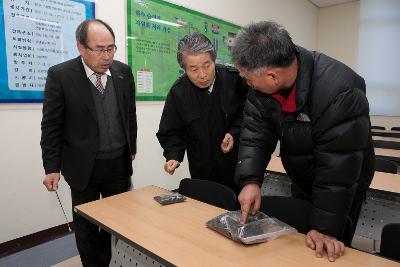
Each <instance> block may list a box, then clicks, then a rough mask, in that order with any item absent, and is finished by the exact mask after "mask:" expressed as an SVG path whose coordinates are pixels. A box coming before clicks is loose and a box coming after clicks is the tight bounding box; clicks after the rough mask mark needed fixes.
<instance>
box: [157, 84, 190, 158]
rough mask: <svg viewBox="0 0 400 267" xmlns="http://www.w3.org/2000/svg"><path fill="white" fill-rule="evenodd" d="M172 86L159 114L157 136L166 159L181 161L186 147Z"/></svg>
mask: <svg viewBox="0 0 400 267" xmlns="http://www.w3.org/2000/svg"><path fill="white" fill-rule="evenodd" d="M176 102H177V97H176V96H175V94H174V91H173V88H172V89H171V90H170V92H169V93H168V96H167V99H166V101H165V105H164V110H163V113H162V116H161V120H160V125H159V128H158V132H157V138H158V141H159V142H160V145H161V147H162V148H163V149H164V157H165V158H166V160H167V161H168V160H171V159H174V160H177V161H179V162H182V161H183V157H184V155H185V149H186V141H185V140H186V139H185V138H186V137H185V125H184V122H183V120H182V117H181V116H180V114H179V112H178V109H177V104H176Z"/></svg>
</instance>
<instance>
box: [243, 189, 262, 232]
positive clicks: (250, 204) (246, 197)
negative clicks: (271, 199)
mask: <svg viewBox="0 0 400 267" xmlns="http://www.w3.org/2000/svg"><path fill="white" fill-rule="evenodd" d="M238 199H239V203H240V206H241V209H242V223H243V224H244V223H246V221H247V216H248V215H249V213H250V212H251V214H252V215H254V214H255V213H256V212H257V211H258V210H259V209H260V204H261V190H260V187H259V186H258V184H246V185H245V186H244V187H243V188H242V191H240V194H239V197H238Z"/></svg>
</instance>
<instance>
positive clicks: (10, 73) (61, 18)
mask: <svg viewBox="0 0 400 267" xmlns="http://www.w3.org/2000/svg"><path fill="white" fill-rule="evenodd" d="M0 14H1V16H2V17H1V20H0V66H1V68H0V103H34V102H42V101H43V91H44V86H45V83H46V77H47V70H48V69H49V67H51V66H53V65H56V64H58V63H61V62H63V61H66V60H68V59H71V58H74V57H77V56H78V55H79V53H78V50H77V48H76V40H75V29H76V27H77V26H78V25H79V24H80V23H81V22H82V21H83V20H85V19H89V18H94V1H88V0H48V1H43V0H0Z"/></svg>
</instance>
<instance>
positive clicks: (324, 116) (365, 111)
mask: <svg viewBox="0 0 400 267" xmlns="http://www.w3.org/2000/svg"><path fill="white" fill-rule="evenodd" d="M313 124H314V125H313V139H314V143H315V148H314V160H315V161H314V164H315V180H314V183H313V187H312V196H311V198H312V199H311V200H312V203H313V209H312V211H311V215H310V226H311V228H312V229H316V230H318V231H320V232H322V233H325V234H329V235H332V236H336V237H340V236H342V234H343V231H344V229H345V225H346V220H347V219H346V218H347V214H348V213H349V209H350V207H351V204H352V200H353V197H354V195H355V192H356V189H357V186H358V183H359V179H360V173H361V171H362V165H363V160H364V151H365V150H366V149H367V148H368V147H369V146H370V145H371V140H370V131H369V124H370V123H369V107H368V101H367V98H366V96H365V93H364V92H363V91H362V90H360V89H357V88H349V89H347V90H343V91H342V92H340V93H338V94H337V95H336V96H335V97H334V98H332V100H331V102H330V104H329V105H328V106H327V108H326V109H325V110H324V111H323V112H322V113H321V115H320V116H319V117H318V118H317V119H316V121H314V122H313Z"/></svg>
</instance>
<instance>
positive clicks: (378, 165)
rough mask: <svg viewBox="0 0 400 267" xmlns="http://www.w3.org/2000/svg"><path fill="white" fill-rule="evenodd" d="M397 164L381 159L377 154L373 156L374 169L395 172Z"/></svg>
mask: <svg viewBox="0 0 400 267" xmlns="http://www.w3.org/2000/svg"><path fill="white" fill-rule="evenodd" d="M397 168H398V165H397V163H396V162H394V161H391V160H387V159H382V158H380V157H379V156H376V157H375V171H378V172H388V173H397Z"/></svg>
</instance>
